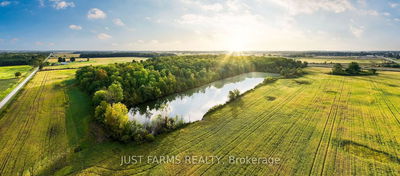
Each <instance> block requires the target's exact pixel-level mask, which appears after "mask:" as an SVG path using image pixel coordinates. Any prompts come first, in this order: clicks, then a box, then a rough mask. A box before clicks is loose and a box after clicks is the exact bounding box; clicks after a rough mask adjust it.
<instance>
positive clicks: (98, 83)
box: [76, 55, 305, 141]
mask: <svg viewBox="0 0 400 176" xmlns="http://www.w3.org/2000/svg"><path fill="white" fill-rule="evenodd" d="M303 67H305V64H303V63H302V62H300V61H294V60H291V59H286V58H271V57H256V56H225V55H219V56H216V55H197V56H164V57H155V58H151V59H148V60H146V61H142V62H132V63H119V64H112V65H107V66H95V67H94V66H87V67H83V68H81V69H79V70H78V71H77V72H76V80H77V82H78V85H79V86H80V87H81V88H82V89H83V90H85V91H86V92H88V93H89V94H91V95H93V104H94V106H95V107H96V110H95V116H96V119H97V120H98V121H99V122H101V123H102V124H104V125H105V126H106V128H107V129H109V130H110V131H111V132H112V134H113V135H112V136H113V137H114V138H116V139H119V140H122V141H130V140H135V141H138V140H139V139H141V140H144V139H152V138H153V137H151V136H149V134H150V135H154V134H158V133H160V132H163V131H170V130H173V129H175V128H179V127H180V126H181V122H180V121H179V119H177V118H175V119H174V118H168V117H159V118H158V119H157V121H156V122H155V123H156V124H157V125H156V129H155V127H154V126H153V127H152V128H151V129H146V127H143V126H141V125H140V124H136V123H135V122H134V121H128V120H125V119H127V117H126V116H124V115H123V114H125V115H127V111H125V108H127V107H133V106H134V105H137V104H140V103H144V102H147V101H151V100H155V99H158V98H160V97H163V96H167V95H170V94H173V93H176V92H182V91H185V90H188V89H191V88H194V87H198V86H201V85H204V84H207V83H210V82H213V81H216V80H220V79H224V78H227V77H231V76H235V75H238V74H242V73H247V72H253V71H259V72H272V73H280V74H282V75H283V76H285V77H296V76H300V75H301V74H303V71H302V70H301V68H303ZM235 93H236V92H235ZM124 107H125V108H124ZM125 112H126V113H125Z"/></svg>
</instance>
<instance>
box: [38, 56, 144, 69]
mask: <svg viewBox="0 0 400 176" xmlns="http://www.w3.org/2000/svg"><path fill="white" fill-rule="evenodd" d="M145 59H146V58H138V57H107V58H90V60H89V61H86V60H87V59H86V58H77V59H76V62H72V63H69V64H67V65H57V66H47V67H45V69H65V68H79V67H84V66H90V65H92V66H96V65H107V64H112V63H124V62H132V61H133V60H136V61H140V60H145ZM48 61H49V62H50V63H55V62H57V61H58V60H57V59H55V58H52V59H49V60H48ZM67 61H69V59H67ZM79 61H84V62H79Z"/></svg>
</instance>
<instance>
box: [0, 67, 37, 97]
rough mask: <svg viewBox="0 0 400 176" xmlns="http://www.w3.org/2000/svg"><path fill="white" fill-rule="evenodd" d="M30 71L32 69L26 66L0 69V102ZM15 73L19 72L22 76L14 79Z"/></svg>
mask: <svg viewBox="0 0 400 176" xmlns="http://www.w3.org/2000/svg"><path fill="white" fill-rule="evenodd" d="M31 69H32V67H31V66H28V65H21V66H3V67H0V100H2V99H3V98H4V97H5V96H7V94H8V93H10V92H11V91H12V90H13V89H14V87H15V86H16V85H17V84H18V83H19V82H20V81H22V80H23V79H24V78H25V77H26V76H27V75H28V74H29V73H30V70H31ZM15 72H21V74H22V75H21V76H20V77H19V78H16V77H15V75H14V74H15Z"/></svg>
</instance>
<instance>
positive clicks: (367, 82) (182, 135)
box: [75, 68, 400, 175]
mask: <svg viewBox="0 0 400 176" xmlns="http://www.w3.org/2000/svg"><path fill="white" fill-rule="evenodd" d="M308 71H309V72H310V74H309V75H307V76H305V77H303V78H299V79H300V80H302V81H303V82H300V83H299V82H295V81H294V80H293V79H284V80H279V81H278V82H276V83H274V84H272V85H266V86H262V87H259V88H257V89H255V90H254V91H252V92H250V93H248V94H246V95H245V96H244V97H242V98H240V99H238V100H236V101H234V102H232V103H229V104H228V105H227V106H225V107H224V108H222V109H220V110H218V111H216V112H214V113H212V114H210V115H207V116H206V117H205V119H204V120H203V121H200V122H197V123H194V124H191V125H189V126H188V127H185V128H183V129H181V130H178V131H176V132H173V133H170V134H167V135H162V136H160V137H158V138H157V139H156V141H155V142H153V143H148V144H142V145H134V146H132V145H128V146H126V145H107V146H106V145H105V146H106V147H97V148H96V149H98V150H96V154H95V156H96V158H95V157H94V156H91V154H89V153H87V155H85V156H86V157H89V158H91V162H90V163H88V164H87V166H85V167H87V168H86V169H84V170H80V171H79V169H78V170H75V173H76V174H78V175H79V174H82V175H84V174H100V175H108V174H112V175H134V174H152V175H153V174H154V175H177V174H178V175H188V174H189V175H220V174H221V175H225V174H229V175H233V174H243V175H270V174H281V175H309V174H311V175H333V174H338V175H354V174H357V175H368V174H375V173H380V174H385V175H398V174H400V173H399V171H400V169H399V168H400V159H399V158H400V143H399V138H400V124H399V121H398V120H399V119H400V114H399V110H400V108H399V107H398V106H396V105H398V104H400V91H399V85H400V81H399V80H398V79H397V78H396V77H398V76H400V73H394V72H382V73H381V74H380V75H378V76H368V77H358V76H357V77H343V76H333V75H328V74H326V73H328V72H329V69H322V68H311V69H308ZM304 81H305V82H304ZM270 97H274V98H275V99H274V100H272V99H270ZM110 151H113V152H112V154H111V153H110ZM92 154H94V153H92ZM123 155H130V156H131V155H136V156H139V155H142V156H144V157H145V158H146V157H147V156H180V157H181V158H183V157H184V156H219V157H222V160H223V161H225V163H219V164H216V163H213V164H174V163H147V160H144V161H143V162H141V163H136V164H131V165H123V166H120V163H121V156H123ZM102 156H106V157H107V158H105V157H102ZM229 156H236V157H246V156H248V157H256V158H259V157H273V158H279V159H280V161H281V162H280V163H279V164H277V165H266V164H230V163H228V162H227V161H228V158H229ZM93 165H94V166H93Z"/></svg>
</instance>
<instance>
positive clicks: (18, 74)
mask: <svg viewBox="0 0 400 176" xmlns="http://www.w3.org/2000/svg"><path fill="white" fill-rule="evenodd" d="M14 75H15V77H16V78H18V77H20V76H21V75H22V74H21V72H15V74H14Z"/></svg>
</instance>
